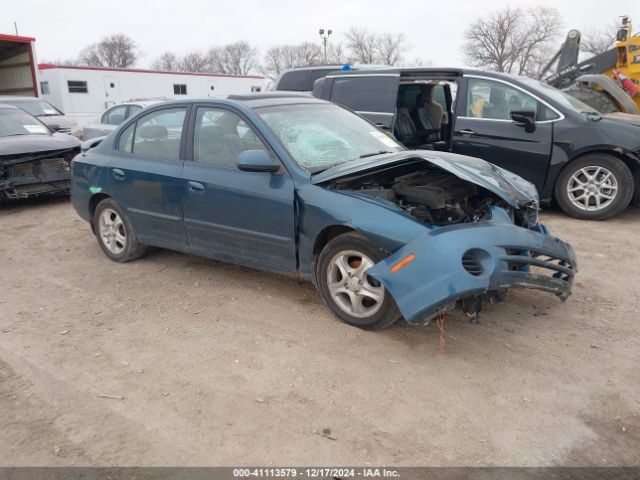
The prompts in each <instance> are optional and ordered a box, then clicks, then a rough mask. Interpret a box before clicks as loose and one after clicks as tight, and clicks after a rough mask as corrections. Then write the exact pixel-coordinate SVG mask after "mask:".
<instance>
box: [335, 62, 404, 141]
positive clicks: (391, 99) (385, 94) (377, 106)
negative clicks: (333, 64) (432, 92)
mask: <svg viewBox="0 0 640 480" xmlns="http://www.w3.org/2000/svg"><path fill="white" fill-rule="evenodd" d="M327 81H330V82H331V85H330V88H328V87H325V90H324V91H325V92H327V91H328V92H329V97H328V98H325V99H326V100H331V101H332V102H334V103H337V104H339V105H343V106H345V107H347V108H350V109H351V110H354V111H355V112H356V113H358V114H360V115H362V116H363V117H365V118H366V119H368V120H369V121H370V122H372V123H375V124H376V125H378V126H379V127H381V128H384V129H386V130H392V128H393V120H394V116H395V112H396V102H397V99H398V87H399V85H400V74H399V73H381V74H353V75H329V76H327V78H326V80H325V82H327Z"/></svg>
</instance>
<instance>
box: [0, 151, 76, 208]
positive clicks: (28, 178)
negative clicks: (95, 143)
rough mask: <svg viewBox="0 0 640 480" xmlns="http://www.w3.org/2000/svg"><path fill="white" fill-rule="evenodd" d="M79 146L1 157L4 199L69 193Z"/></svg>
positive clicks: (0, 196)
mask: <svg viewBox="0 0 640 480" xmlns="http://www.w3.org/2000/svg"><path fill="white" fill-rule="evenodd" d="M79 152H80V149H79V147H74V148H65V149H60V150H49V151H41V152H35V153H20V154H12V155H3V156H1V157H0V199H3V198H4V199H11V200H13V199H19V198H28V197H33V196H39V195H45V194H56V193H67V192H68V191H69V188H70V180H71V161H72V159H73V157H75V156H76V155H77V154H78V153H79Z"/></svg>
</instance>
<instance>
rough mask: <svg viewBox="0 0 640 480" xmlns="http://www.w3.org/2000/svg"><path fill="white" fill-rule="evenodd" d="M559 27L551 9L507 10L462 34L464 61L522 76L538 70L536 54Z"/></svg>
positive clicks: (478, 22)
mask: <svg viewBox="0 0 640 480" xmlns="http://www.w3.org/2000/svg"><path fill="white" fill-rule="evenodd" d="M561 26H562V23H561V20H560V14H559V13H558V11H557V10H556V9H555V8H547V7H536V8H531V9H529V10H527V11H523V10H522V9H520V8H511V7H507V8H505V9H503V10H498V11H495V12H493V13H491V14H489V15H488V16H487V17H485V18H481V19H479V20H477V21H476V22H474V23H472V24H471V25H470V26H469V27H468V28H467V30H466V31H465V35H464V36H465V40H466V43H465V46H464V49H465V54H466V56H467V60H468V61H469V62H470V63H471V64H473V65H475V66H477V67H482V68H490V69H493V70H496V71H498V72H508V73H517V74H525V73H527V72H528V71H530V70H535V69H537V68H538V67H537V66H536V65H535V64H536V63H537V62H540V61H541V58H542V56H541V55H540V52H541V51H543V50H544V48H545V47H546V46H547V45H548V44H549V43H550V42H551V41H552V40H553V38H554V37H555V36H556V35H557V33H558V30H559V29H560V27H561Z"/></svg>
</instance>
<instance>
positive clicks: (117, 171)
mask: <svg viewBox="0 0 640 480" xmlns="http://www.w3.org/2000/svg"><path fill="white" fill-rule="evenodd" d="M111 174H112V175H113V178H115V179H116V180H124V179H125V177H126V175H125V174H124V172H123V171H122V170H120V169H119V168H114V169H113V170H111Z"/></svg>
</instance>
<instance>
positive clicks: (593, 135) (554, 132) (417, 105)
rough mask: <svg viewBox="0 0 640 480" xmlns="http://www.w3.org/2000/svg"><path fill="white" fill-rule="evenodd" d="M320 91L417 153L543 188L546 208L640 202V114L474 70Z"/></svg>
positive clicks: (415, 71)
mask: <svg viewBox="0 0 640 480" xmlns="http://www.w3.org/2000/svg"><path fill="white" fill-rule="evenodd" d="M313 95H314V96H316V97H318V98H322V99H325V100H331V101H333V102H335V103H338V104H341V105H343V106H345V107H347V108H350V109H352V110H354V111H356V112H357V113H359V114H360V115H362V116H364V117H366V118H368V119H369V120H370V121H372V122H373V123H375V124H377V125H378V126H380V127H382V128H384V129H387V130H388V131H389V132H391V133H393V135H394V136H395V137H396V138H397V139H398V140H399V141H400V142H401V143H403V144H404V145H405V146H407V147H408V148H413V149H416V148H417V149H432V150H433V149H435V150H446V151H452V152H455V153H460V154H463V155H470V156H474V157H479V158H483V159H485V160H487V161H489V162H491V163H495V164H496V165H499V166H501V167H504V168H506V169H508V170H511V171H512V172H514V173H517V174H518V175H520V176H522V177H524V178H526V179H527V180H529V181H531V182H532V183H534V184H535V186H536V187H537V188H538V191H539V192H540V199H541V202H542V203H543V204H549V203H550V202H551V201H552V200H555V201H556V202H557V203H558V204H559V206H560V207H561V208H562V210H564V211H565V212H566V213H567V214H569V215H571V216H573V217H576V218H583V219H592V220H604V219H607V218H610V217H612V216H614V215H617V214H618V213H620V212H622V211H623V210H624V209H625V208H626V207H627V206H628V205H629V203H630V202H631V201H632V200H633V203H634V204H640V118H639V117H638V116H636V115H625V114H606V115H604V114H600V113H598V112H595V111H594V110H593V109H592V108H591V107H589V106H587V105H585V104H584V103H582V102H580V101H579V100H576V99H575V98H573V97H571V96H569V95H567V94H565V93H563V92H561V91H560V90H557V89H555V88H553V87H551V86H549V85H547V84H544V83H541V82H538V81H537V80H532V79H529V78H525V77H516V76H511V75H506V74H501V73H494V72H486V71H481V70H467V69H434V68H429V69H424V68H406V69H404V68H385V69H377V70H361V71H355V72H348V71H346V72H331V73H328V74H327V75H326V76H325V77H324V78H320V79H318V80H317V81H316V82H315V84H314V87H313ZM634 192H635V194H634Z"/></svg>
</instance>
